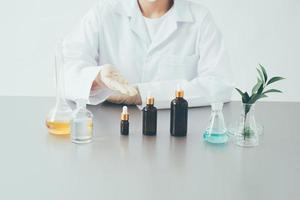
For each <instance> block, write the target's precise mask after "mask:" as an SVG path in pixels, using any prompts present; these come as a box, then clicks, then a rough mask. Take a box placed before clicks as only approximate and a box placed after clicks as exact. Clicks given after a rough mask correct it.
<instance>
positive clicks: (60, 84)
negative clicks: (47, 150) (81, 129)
mask: <svg viewBox="0 0 300 200" xmlns="http://www.w3.org/2000/svg"><path fill="white" fill-rule="evenodd" d="M63 67H64V59H63V53H62V40H61V41H59V42H58V44H57V46H56V51H55V78H56V103H55V106H54V108H52V109H51V110H50V112H49V114H48V116H47V119H46V125H47V128H48V132H49V133H51V134H55V135H66V134H70V129H71V127H70V120H71V117H72V109H71V108H70V106H69V105H68V103H67V101H66V99H65V84H64V68H63Z"/></svg>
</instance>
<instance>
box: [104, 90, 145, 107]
mask: <svg viewBox="0 0 300 200" xmlns="http://www.w3.org/2000/svg"><path fill="white" fill-rule="evenodd" d="M107 101H108V102H111V103H115V104H126V105H141V104H142V99H141V96H140V94H139V92H138V93H137V94H136V95H135V96H128V95H112V96H110V97H108V99H107Z"/></svg>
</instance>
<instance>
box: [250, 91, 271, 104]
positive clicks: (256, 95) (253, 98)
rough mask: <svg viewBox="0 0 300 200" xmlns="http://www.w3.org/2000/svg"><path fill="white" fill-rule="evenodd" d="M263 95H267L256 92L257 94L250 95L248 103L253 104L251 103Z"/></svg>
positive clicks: (263, 96)
mask: <svg viewBox="0 0 300 200" xmlns="http://www.w3.org/2000/svg"><path fill="white" fill-rule="evenodd" d="M265 97H268V96H267V95H265V94H258V93H257V94H255V95H252V97H251V99H250V101H249V103H250V104H253V103H255V102H256V101H258V100H259V99H261V98H265Z"/></svg>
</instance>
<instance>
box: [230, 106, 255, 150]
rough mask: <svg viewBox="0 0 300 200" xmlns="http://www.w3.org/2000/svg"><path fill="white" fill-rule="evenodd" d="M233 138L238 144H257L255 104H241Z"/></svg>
mask: <svg viewBox="0 0 300 200" xmlns="http://www.w3.org/2000/svg"><path fill="white" fill-rule="evenodd" d="M235 138H236V144H237V145H238V146H242V147H254V146H257V145H258V144H259V129H258V127H257V124H256V121H255V104H243V107H242V112H241V117H240V121H239V125H238V127H237V130H236V133H235Z"/></svg>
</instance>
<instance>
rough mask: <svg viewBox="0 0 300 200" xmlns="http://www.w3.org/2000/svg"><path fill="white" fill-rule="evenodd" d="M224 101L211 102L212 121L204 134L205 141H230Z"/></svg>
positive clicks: (217, 142)
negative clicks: (224, 113) (223, 110)
mask: <svg viewBox="0 0 300 200" xmlns="http://www.w3.org/2000/svg"><path fill="white" fill-rule="evenodd" d="M222 109H223V103H212V104H211V116H210V122H209V125H208V127H207V129H206V131H205V132H204V134H203V138H204V140H205V141H207V142H210V143H215V144H222V143H226V142H227V141H228V133H227V132H228V131H227V128H226V125H225V121H224V116H223V112H222Z"/></svg>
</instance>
